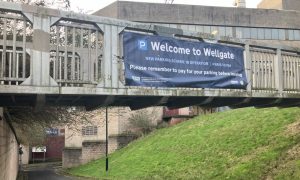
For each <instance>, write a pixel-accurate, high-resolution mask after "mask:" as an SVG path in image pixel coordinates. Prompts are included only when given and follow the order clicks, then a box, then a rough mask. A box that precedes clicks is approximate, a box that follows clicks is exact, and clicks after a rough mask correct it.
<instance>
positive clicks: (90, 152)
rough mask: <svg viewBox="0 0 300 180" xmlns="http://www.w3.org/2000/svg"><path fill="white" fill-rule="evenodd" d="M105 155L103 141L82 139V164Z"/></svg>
mask: <svg viewBox="0 0 300 180" xmlns="http://www.w3.org/2000/svg"><path fill="white" fill-rule="evenodd" d="M104 155H105V142H104V141H83V142H82V154H81V159H82V162H81V163H82V164H84V163H87V162H90V161H92V160H95V159H98V158H99V157H102V156H104Z"/></svg>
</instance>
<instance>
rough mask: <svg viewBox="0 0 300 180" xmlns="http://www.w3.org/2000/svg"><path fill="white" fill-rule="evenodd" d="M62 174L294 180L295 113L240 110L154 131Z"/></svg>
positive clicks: (299, 153)
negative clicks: (105, 158) (106, 155)
mask: <svg viewBox="0 0 300 180" xmlns="http://www.w3.org/2000/svg"><path fill="white" fill-rule="evenodd" d="M104 170H105V160H104V159H100V160H97V161H93V162H91V163H89V164H87V165H83V166H80V167H77V168H73V169H70V170H69V171H68V172H69V173H71V174H73V175H77V176H85V177H97V178H100V179H299V178H300V109H299V108H288V109H277V108H267V109H255V108H245V109H237V110H232V111H227V112H222V113H215V114H211V115H207V116H202V117H196V118H194V119H193V120H190V121H187V122H185V123H181V124H179V125H177V126H174V127H170V128H165V129H161V130H157V131H156V132H153V133H151V134H150V135H148V136H146V137H144V138H141V139H139V140H137V141H135V142H133V143H131V144H130V145H129V146H128V147H126V148H123V149H121V150H119V151H117V152H115V153H113V154H111V155H110V170H109V174H108V176H107V175H106V173H105V171H104Z"/></svg>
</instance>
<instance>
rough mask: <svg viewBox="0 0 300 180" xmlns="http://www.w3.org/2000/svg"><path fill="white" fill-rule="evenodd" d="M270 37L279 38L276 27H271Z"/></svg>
mask: <svg viewBox="0 0 300 180" xmlns="http://www.w3.org/2000/svg"><path fill="white" fill-rule="evenodd" d="M272 39H279V32H278V29H272Z"/></svg>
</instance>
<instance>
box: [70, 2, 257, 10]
mask: <svg viewBox="0 0 300 180" xmlns="http://www.w3.org/2000/svg"><path fill="white" fill-rule="evenodd" d="M115 1H116V0H71V9H72V10H74V11H78V9H81V10H84V11H85V12H94V11H96V10H99V9H102V8H103V7H105V6H107V5H109V4H111V3H113V2H115ZM130 1H139V2H155V3H164V2H165V0H130ZM233 1H234V0H174V3H173V4H194V5H207V6H227V7H232V6H233ZM260 1H261V0H246V5H247V7H248V8H256V6H257V4H258V3H259V2H260Z"/></svg>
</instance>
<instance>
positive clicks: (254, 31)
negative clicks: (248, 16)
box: [251, 28, 257, 39]
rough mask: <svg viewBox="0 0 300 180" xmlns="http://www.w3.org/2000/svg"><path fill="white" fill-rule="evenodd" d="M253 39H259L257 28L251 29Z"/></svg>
mask: <svg viewBox="0 0 300 180" xmlns="http://www.w3.org/2000/svg"><path fill="white" fill-rule="evenodd" d="M251 39H257V28H251Z"/></svg>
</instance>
